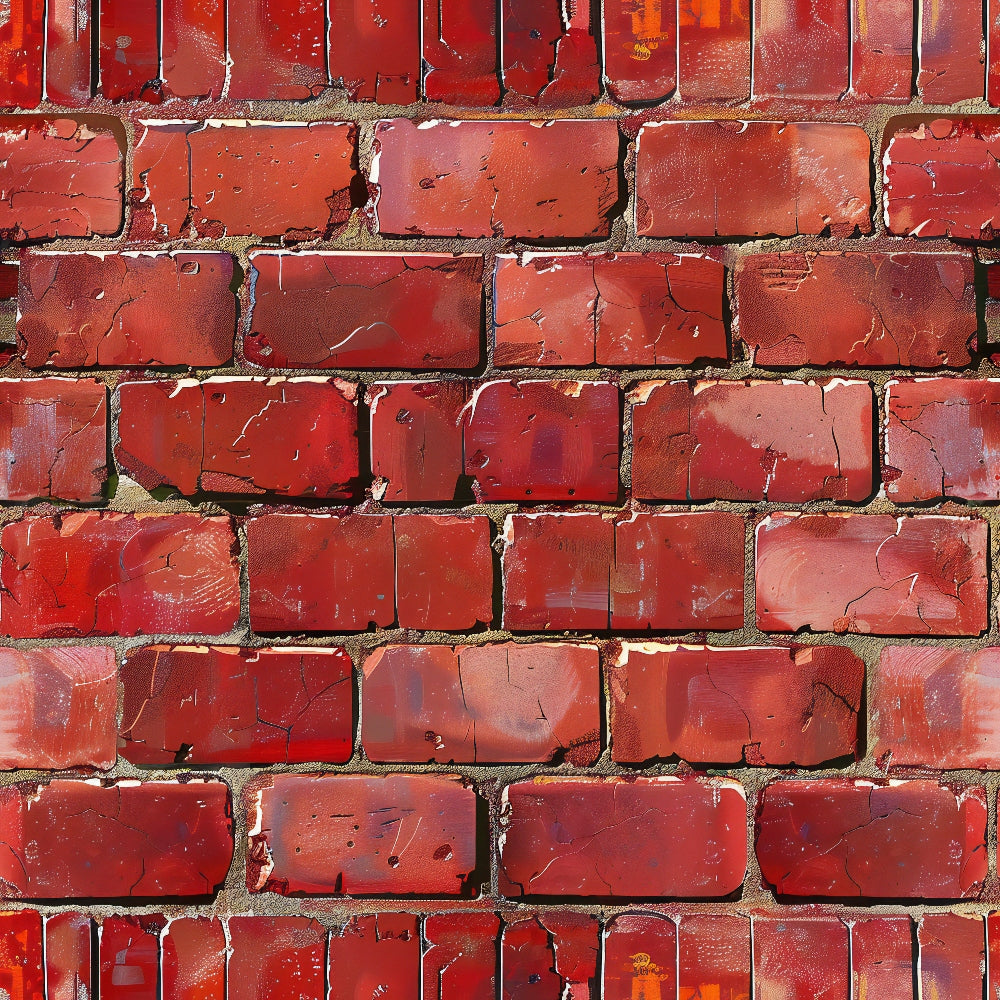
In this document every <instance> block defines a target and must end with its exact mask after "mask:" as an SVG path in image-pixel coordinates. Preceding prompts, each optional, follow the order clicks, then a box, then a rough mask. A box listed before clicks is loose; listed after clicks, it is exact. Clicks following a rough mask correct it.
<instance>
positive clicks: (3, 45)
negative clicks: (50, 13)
mask: <svg viewBox="0 0 1000 1000" xmlns="http://www.w3.org/2000/svg"><path fill="white" fill-rule="evenodd" d="M4 14H5V17H4V19H3V26H2V27H0V106H2V107H5V108H37V107H38V105H39V104H40V103H41V100H42V40H43V39H44V37H45V3H44V0H11V2H10V3H9V4H7V5H6V9H5V11H4Z"/></svg>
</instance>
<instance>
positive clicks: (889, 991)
mask: <svg viewBox="0 0 1000 1000" xmlns="http://www.w3.org/2000/svg"><path fill="white" fill-rule="evenodd" d="M913 965H914V963H913V923H912V922H911V920H910V918H909V917H888V916H886V917H883V916H879V917H871V918H870V919H867V920H856V921H855V922H854V923H852V924H851V982H852V990H853V992H852V993H851V997H852V1000H854V998H857V1000H860V998H861V997H876V996H886V997H898V998H899V1000H908V998H909V1000H912V998H913V995H914V994H913V972H914V968H913Z"/></svg>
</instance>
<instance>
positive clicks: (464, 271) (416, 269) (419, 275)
mask: <svg viewBox="0 0 1000 1000" xmlns="http://www.w3.org/2000/svg"><path fill="white" fill-rule="evenodd" d="M250 266H251V270H250V279H249V282H248V289H249V293H248V294H249V298H248V301H247V310H246V322H245V335H244V340H243V350H244V353H245V354H246V357H247V360H248V361H251V362H253V363H254V364H257V365H261V366H262V367H265V368H383V369H396V368H412V369H417V370H421V369H439V368H473V367H475V366H476V365H477V364H478V363H479V358H480V354H481V345H480V340H481V332H482V325H483V323H482V297H483V289H482V275H483V261H482V258H481V257H478V256H475V255H472V254H455V255H452V254H404V255H400V254H388V253H295V254H291V253H289V254H285V253H279V252H276V251H272V250H255V251H253V252H252V253H251V254H250ZM290 316H291V317H292V318H293V320H294V322H292V323H289V322H288V320H289V317H290Z"/></svg>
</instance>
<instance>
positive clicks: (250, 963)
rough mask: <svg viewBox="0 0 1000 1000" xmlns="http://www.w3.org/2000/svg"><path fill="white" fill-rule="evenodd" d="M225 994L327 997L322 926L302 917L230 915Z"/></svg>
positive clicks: (260, 999)
mask: <svg viewBox="0 0 1000 1000" xmlns="http://www.w3.org/2000/svg"><path fill="white" fill-rule="evenodd" d="M226 924H227V926H228V928H229V946H230V951H229V962H228V966H227V968H228V974H227V976H226V984H227V993H226V997H227V1000H287V998H289V997H294V998H295V1000H326V998H325V996H324V988H323V987H324V966H325V964H326V955H325V952H326V928H325V927H324V926H323V925H322V924H320V923H318V922H317V921H315V920H309V919H307V918H305V917H230V918H229V920H228V921H226Z"/></svg>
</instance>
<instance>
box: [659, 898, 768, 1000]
mask: <svg viewBox="0 0 1000 1000" xmlns="http://www.w3.org/2000/svg"><path fill="white" fill-rule="evenodd" d="M677 936H678V944H677V957H678V966H679V968H678V979H679V981H680V995H679V1000H705V998H707V997H710V996H716V997H718V998H719V1000H738V998H739V997H747V998H749V996H750V957H751V956H750V921H749V920H748V919H747V918H746V917H743V916H738V915H737V914H707V913H692V914H685V915H684V916H682V917H680V918H679V920H678V923H677ZM713 990H715V992H714V993H713V992H712V991H713Z"/></svg>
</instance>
